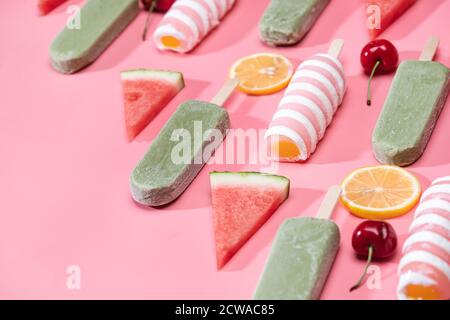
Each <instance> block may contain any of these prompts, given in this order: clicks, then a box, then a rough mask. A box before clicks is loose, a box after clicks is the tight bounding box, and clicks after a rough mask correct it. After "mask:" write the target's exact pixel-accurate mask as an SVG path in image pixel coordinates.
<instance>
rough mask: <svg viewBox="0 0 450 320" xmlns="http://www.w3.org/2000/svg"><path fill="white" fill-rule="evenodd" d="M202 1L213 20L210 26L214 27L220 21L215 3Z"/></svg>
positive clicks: (212, 0) (211, 0) (210, 0)
mask: <svg viewBox="0 0 450 320" xmlns="http://www.w3.org/2000/svg"><path fill="white" fill-rule="evenodd" d="M178 1H180V0H178ZM204 1H205V3H206V4H207V5H208V7H209V10H210V11H211V17H212V18H213V19H214V21H212V25H213V26H215V25H217V24H218V23H219V20H220V14H219V9H218V8H217V5H216V2H215V1H214V0H204Z"/></svg>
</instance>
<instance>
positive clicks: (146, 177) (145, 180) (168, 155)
mask: <svg viewBox="0 0 450 320" xmlns="http://www.w3.org/2000/svg"><path fill="white" fill-rule="evenodd" d="M237 84H238V83H237V81H236V80H231V81H229V82H228V83H227V84H226V85H225V86H224V88H223V89H222V90H221V92H220V93H219V94H218V95H217V96H216V97H215V98H214V99H213V101H212V103H209V102H203V101H196V100H191V101H187V102H185V103H183V104H182V105H181V106H179V107H178V109H177V110H176V111H175V113H174V114H173V115H172V116H171V117H170V119H169V121H168V122H167V123H166V125H165V126H164V127H163V128H162V130H161V132H160V133H159V134H158V136H157V138H156V139H155V140H154V141H153V143H152V145H151V146H150V149H149V150H148V152H147V153H146V154H145V156H144V158H143V159H142V160H141V161H140V162H139V163H138V165H137V166H136V168H135V169H134V170H133V173H132V174H131V178H130V186H131V194H132V196H133V198H134V200H136V202H138V203H140V204H143V205H146V206H153V207H154V206H162V205H165V204H168V203H170V202H172V201H174V200H175V199H176V198H178V197H179V196H180V195H181V194H182V193H183V192H184V191H185V190H186V188H187V187H188V186H189V184H190V183H191V182H192V181H193V180H194V178H195V177H196V176H197V174H198V173H199V172H200V170H201V169H202V167H203V166H204V165H205V163H206V162H207V161H208V160H209V157H210V156H211V154H212V151H214V150H215V148H217V147H218V146H219V145H220V143H221V142H222V139H223V138H224V137H225V135H226V133H227V130H228V129H229V128H230V119H229V116H228V113H227V111H226V110H224V109H223V108H222V107H221V105H222V104H223V103H224V102H225V100H226V98H227V97H228V96H229V95H230V94H231V92H232V91H233V90H234V88H235V87H236V86H237ZM214 129H215V130H214ZM209 151H211V152H209Z"/></svg>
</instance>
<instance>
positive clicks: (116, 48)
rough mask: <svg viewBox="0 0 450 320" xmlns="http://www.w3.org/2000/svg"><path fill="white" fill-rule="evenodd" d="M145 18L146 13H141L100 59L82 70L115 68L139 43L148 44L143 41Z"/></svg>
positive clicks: (93, 70)
mask: <svg viewBox="0 0 450 320" xmlns="http://www.w3.org/2000/svg"><path fill="white" fill-rule="evenodd" d="M144 20H145V15H144V14H142V13H140V14H139V15H138V17H137V18H136V19H135V20H134V21H132V22H131V23H130V24H129V25H128V27H126V28H125V30H124V31H122V33H121V34H120V35H119V36H118V37H117V38H116V39H115V40H114V41H113V42H112V43H111V45H110V46H109V47H107V48H106V49H105V51H104V52H103V53H102V54H101V55H100V56H99V57H98V59H97V60H96V61H94V62H93V63H92V64H91V65H89V66H87V67H86V68H85V69H84V70H82V71H81V72H97V71H102V70H107V69H110V68H113V67H115V66H117V65H118V64H119V63H121V62H122V61H124V60H125V59H126V58H127V57H128V56H129V55H130V54H131V53H132V52H133V51H134V50H135V49H136V48H137V47H138V46H139V45H143V44H146V43H145V42H143V41H142V32H143V28H144Z"/></svg>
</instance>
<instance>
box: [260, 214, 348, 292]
mask: <svg viewBox="0 0 450 320" xmlns="http://www.w3.org/2000/svg"><path fill="white" fill-rule="evenodd" d="M339 242H340V234H339V228H338V226H337V225H336V224H335V223H334V222H333V221H331V220H325V219H317V218H293V219H288V220H286V221H285V222H284V223H283V224H282V225H281V227H280V229H279V230H278V233H277V236H276V239H275V243H274V244H273V246H272V251H271V253H270V257H269V260H268V261H267V263H266V267H265V270H264V272H263V274H262V277H261V279H260V281H259V285H258V288H257V289H256V292H255V294H254V298H255V299H257V300H317V299H319V298H320V294H321V292H322V289H323V287H324V285H325V282H326V280H327V277H328V274H329V272H330V270H331V267H332V266H333V262H334V259H335V257H336V254H337V252H338V249H339Z"/></svg>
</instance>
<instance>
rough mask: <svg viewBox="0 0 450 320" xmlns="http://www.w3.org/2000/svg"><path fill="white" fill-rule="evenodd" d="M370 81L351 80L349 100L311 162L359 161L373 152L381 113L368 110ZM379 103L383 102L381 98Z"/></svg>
mask: <svg viewBox="0 0 450 320" xmlns="http://www.w3.org/2000/svg"><path fill="white" fill-rule="evenodd" d="M366 92H367V79H366V78H365V76H364V75H362V74H361V75H359V76H353V77H350V78H349V79H348V89H347V93H346V96H345V98H344V100H343V102H342V105H341V106H340V107H339V109H338V111H337V112H336V114H335V117H334V119H333V121H332V123H331V125H330V126H329V127H328V129H327V131H326V133H325V136H324V138H323V139H322V141H321V142H320V143H319V144H318V146H317V149H316V151H315V152H314V154H313V155H312V156H311V158H310V159H309V160H308V162H313V163H318V164H326V163H338V162H347V161H352V160H355V159H356V158H357V157H358V156H359V155H360V154H362V153H365V152H367V151H368V150H370V146H371V143H370V141H371V135H372V130H373V127H374V126H375V123H376V119H377V116H378V112H377V111H376V110H375V109H374V107H372V108H370V109H369V108H368V107H367V106H366V96H365V94H366ZM377 99H381V97H380V96H379V95H378V96H377Z"/></svg>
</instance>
